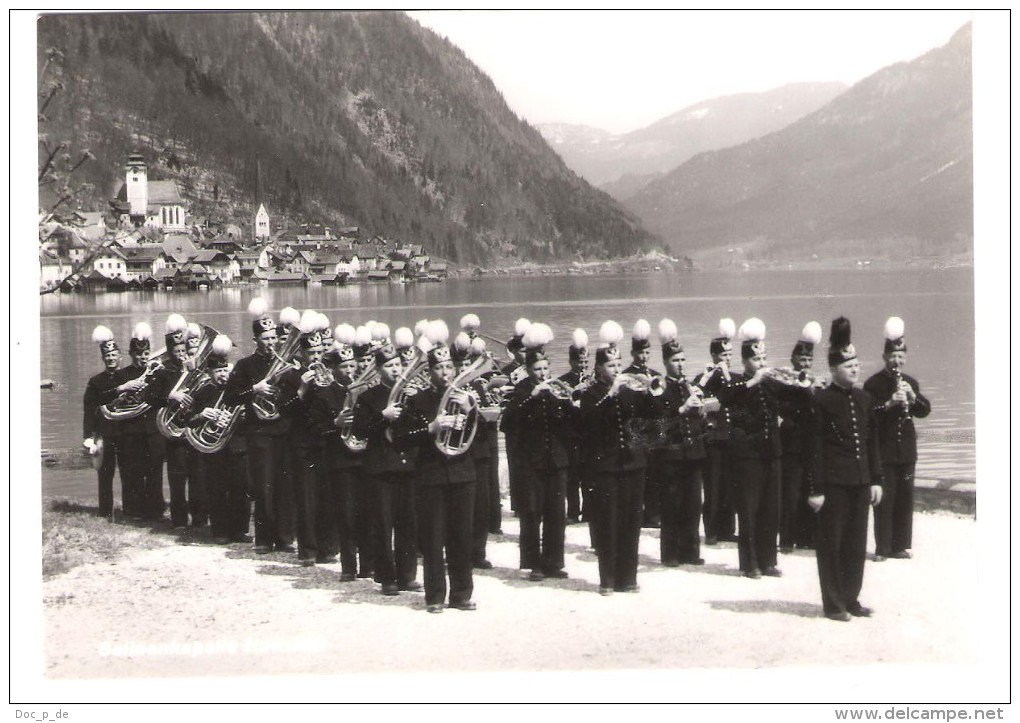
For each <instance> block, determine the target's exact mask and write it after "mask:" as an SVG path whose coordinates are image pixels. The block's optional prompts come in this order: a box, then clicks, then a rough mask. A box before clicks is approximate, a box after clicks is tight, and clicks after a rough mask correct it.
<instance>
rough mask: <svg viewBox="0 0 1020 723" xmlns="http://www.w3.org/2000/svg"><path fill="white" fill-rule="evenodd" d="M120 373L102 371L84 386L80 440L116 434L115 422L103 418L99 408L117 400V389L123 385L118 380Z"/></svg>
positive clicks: (118, 371)
mask: <svg viewBox="0 0 1020 723" xmlns="http://www.w3.org/2000/svg"><path fill="white" fill-rule="evenodd" d="M121 371H122V370H121V369H115V370H113V371H107V370H106V369H104V370H103V371H101V372H99V373H98V374H96V375H95V376H94V377H92V378H91V379H89V381H88V383H87V384H86V385H85V397H84V400H83V402H82V407H83V413H82V422H81V428H82V439H88V438H90V437H95V436H96V435H99V436H102V437H108V436H111V435H113V434H115V433H116V428H117V424H116V422H112V421H110V420H109V419H107V418H106V417H104V416H103V415H102V413H100V411H99V407H100V406H102V405H103V404H108V403H110V402H112V401H113V400H114V399H116V398H117V387H118V386H120V385H121V384H122V383H123V382H122V381H121V379H120V376H121Z"/></svg>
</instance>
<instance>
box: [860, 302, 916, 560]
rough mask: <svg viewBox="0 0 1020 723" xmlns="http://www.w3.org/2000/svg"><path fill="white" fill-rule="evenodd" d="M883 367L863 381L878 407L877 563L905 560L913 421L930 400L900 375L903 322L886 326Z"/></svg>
mask: <svg viewBox="0 0 1020 723" xmlns="http://www.w3.org/2000/svg"><path fill="white" fill-rule="evenodd" d="M882 359H883V360H884V361H885V368H884V369H883V370H882V371H880V372H878V373H877V374H875V375H873V376H872V377H871V378H870V379H868V381H866V382H865V383H864V390H865V391H866V392H868V394H870V395H871V397H872V399H873V400H874V401H875V404H876V405H877V414H878V438H879V446H880V449H881V454H882V504H881V505H878V506H877V507H875V560H877V561H882V560H884V559H885V558H887V557H892V558H895V559H901V560H903V559H909V558H910V556H911V553H910V548H911V543H912V537H913V534H912V532H913V517H914V467H915V465H916V464H917V433H916V432H915V431H914V417H917V418H919V419H920V418H923V417H927V416H928V415H929V414H930V413H931V402H929V401H928V399H927V398H925V396H924V395H923V394H921V387H920V385H919V384H918V383H917V380H916V379H914V378H913V377H912V376H910V375H908V374H904V373H903V365H904V364H905V363H906V361H907V344H906V342H905V341H904V340H903V320H902V319H900V318H899V317H897V316H893V317H891V318H890V319H889V320H888V321H886V323H885V349H884V351H883V353H882Z"/></svg>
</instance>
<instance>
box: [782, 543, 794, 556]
mask: <svg viewBox="0 0 1020 723" xmlns="http://www.w3.org/2000/svg"><path fill="white" fill-rule="evenodd" d="M779 551H780V552H781V553H783V554H784V555H791V554H793V545H780V546H779Z"/></svg>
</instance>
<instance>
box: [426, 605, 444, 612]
mask: <svg viewBox="0 0 1020 723" xmlns="http://www.w3.org/2000/svg"><path fill="white" fill-rule="evenodd" d="M425 612H429V613H441V612H443V606H442V604H436V605H426V606H425Z"/></svg>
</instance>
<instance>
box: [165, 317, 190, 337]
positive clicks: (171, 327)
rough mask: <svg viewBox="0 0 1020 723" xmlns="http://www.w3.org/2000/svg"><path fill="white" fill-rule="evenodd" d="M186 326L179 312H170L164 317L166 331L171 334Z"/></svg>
mask: <svg viewBox="0 0 1020 723" xmlns="http://www.w3.org/2000/svg"><path fill="white" fill-rule="evenodd" d="M187 328H188V322H187V321H185V320H184V317H183V316H181V315H180V314H171V315H170V316H168V317H167V318H166V333H167V334H173V333H174V332H178V331H184V330H185V329H187Z"/></svg>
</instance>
